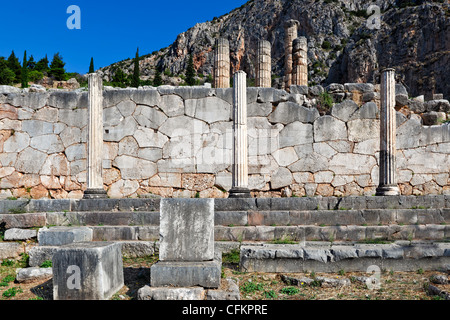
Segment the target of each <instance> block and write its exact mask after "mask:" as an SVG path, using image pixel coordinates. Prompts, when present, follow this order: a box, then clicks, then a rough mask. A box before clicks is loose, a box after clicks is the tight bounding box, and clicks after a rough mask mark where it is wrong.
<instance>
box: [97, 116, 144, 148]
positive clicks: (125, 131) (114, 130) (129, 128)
mask: <svg viewBox="0 0 450 320" xmlns="http://www.w3.org/2000/svg"><path fill="white" fill-rule="evenodd" d="M137 128H138V124H137V122H136V120H134V118H133V117H126V118H124V119H122V121H120V122H119V124H118V125H116V126H105V127H104V130H105V131H104V133H103V140H104V141H110V142H119V141H120V140H122V139H123V138H124V137H126V136H132V135H134V134H135V132H136V129H137Z"/></svg>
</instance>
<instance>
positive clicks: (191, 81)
mask: <svg viewBox="0 0 450 320" xmlns="http://www.w3.org/2000/svg"><path fill="white" fill-rule="evenodd" d="M186 83H187V84H188V85H189V86H193V85H195V68H194V58H193V57H192V54H191V55H190V56H189V60H188V65H187V69H186Z"/></svg>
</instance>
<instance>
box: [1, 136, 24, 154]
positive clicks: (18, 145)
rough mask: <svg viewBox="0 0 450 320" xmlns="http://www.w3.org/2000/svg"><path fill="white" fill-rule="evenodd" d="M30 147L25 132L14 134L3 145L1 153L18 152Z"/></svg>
mask: <svg viewBox="0 0 450 320" xmlns="http://www.w3.org/2000/svg"><path fill="white" fill-rule="evenodd" d="M29 145H30V137H29V135H28V134H27V133H26V132H15V133H14V135H12V136H11V137H10V138H9V139H8V140H6V141H5V143H4V144H3V152H20V151H22V150H23V149H25V148H26V147H28V146H29Z"/></svg>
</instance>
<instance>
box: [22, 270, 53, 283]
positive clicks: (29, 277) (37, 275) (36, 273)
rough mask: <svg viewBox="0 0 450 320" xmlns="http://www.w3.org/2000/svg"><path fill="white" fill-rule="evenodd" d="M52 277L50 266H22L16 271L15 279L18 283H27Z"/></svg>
mask: <svg viewBox="0 0 450 320" xmlns="http://www.w3.org/2000/svg"><path fill="white" fill-rule="evenodd" d="M52 277H53V270H52V268H38V267H31V268H22V269H19V270H17V271H16V280H17V282H19V283H28V282H33V281H38V280H39V281H45V280H48V279H50V278H52Z"/></svg>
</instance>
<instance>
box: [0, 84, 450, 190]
mask: <svg viewBox="0 0 450 320" xmlns="http://www.w3.org/2000/svg"><path fill="white" fill-rule="evenodd" d="M290 91H291V93H287V92H286V91H284V90H277V89H273V88H248V89H247V103H248V113H247V114H248V159H249V188H250V189H251V190H252V193H253V195H254V196H259V197H267V196H274V197H277V196H281V195H283V196H292V195H294V196H304V195H308V196H314V195H322V196H348V195H373V194H375V189H376V187H377V186H378V174H379V167H378V164H379V163H378V161H379V155H378V153H379V148H380V145H379V144H380V142H379V140H380V139H379V130H380V129H379V128H380V120H379V117H380V115H379V92H378V89H377V88H376V86H374V85H372V84H346V85H345V86H344V85H337V84H336V85H331V86H329V87H327V88H326V91H327V92H328V94H329V95H330V96H332V97H333V99H334V101H335V102H337V103H336V104H335V105H334V106H333V108H332V109H330V108H327V107H326V104H324V103H321V102H320V101H322V100H321V99H323V96H324V88H322V87H320V86H315V87H310V88H308V87H305V86H292V87H291V90H290ZM103 96H104V152H103V179H104V186H105V188H106V189H107V190H108V195H109V196H110V197H111V198H122V197H137V196H141V195H145V194H149V193H153V194H157V195H161V196H164V197H191V198H193V197H202V198H206V197H209V198H224V197H227V196H228V192H227V191H229V190H230V188H231V181H232V175H231V166H232V154H233V152H232V147H233V131H232V130H233V122H232V110H233V106H232V103H233V89H232V88H230V89H211V88H207V87H169V86H162V87H158V88H152V87H145V88H140V89H114V90H112V89H107V90H105V91H104V93H103ZM318 102H319V105H320V107H319V108H316V107H312V106H313V105H316V104H317V103H318ZM425 105H427V104H426V103H425ZM400 111H402V112H397V127H398V128H397V148H398V152H397V177H398V183H399V186H400V189H401V192H402V194H405V195H410V194H416V195H420V194H442V193H445V194H448V193H450V184H449V172H450V159H449V154H450V126H449V124H448V123H447V124H442V125H434V126H424V125H423V124H422V119H421V118H420V116H419V115H417V114H407V113H405V112H404V110H400ZM87 116H88V114H87V92H66V91H49V92H46V93H9V94H0V179H1V180H0V197H3V198H6V197H11V196H14V197H30V198H43V197H51V198H81V197H82V195H83V190H85V189H86V158H87V155H86V140H87V120H88V119H87Z"/></svg>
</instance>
